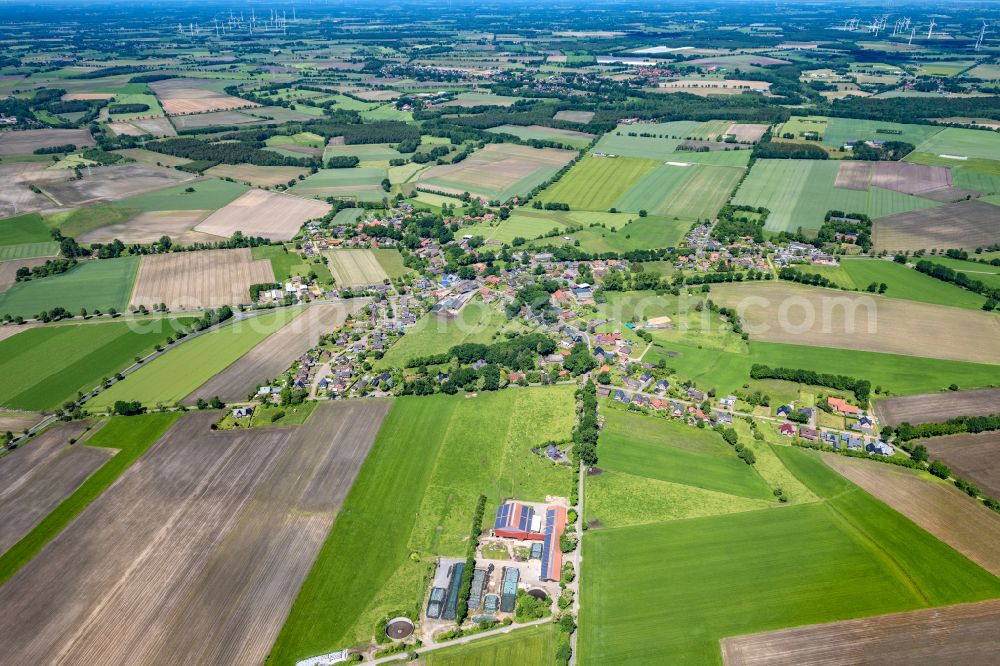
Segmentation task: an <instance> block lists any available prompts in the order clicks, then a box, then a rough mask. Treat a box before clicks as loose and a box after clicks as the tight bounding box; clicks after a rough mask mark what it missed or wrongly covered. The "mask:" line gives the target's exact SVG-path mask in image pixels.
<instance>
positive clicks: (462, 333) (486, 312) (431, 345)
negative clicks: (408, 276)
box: [375, 299, 506, 368]
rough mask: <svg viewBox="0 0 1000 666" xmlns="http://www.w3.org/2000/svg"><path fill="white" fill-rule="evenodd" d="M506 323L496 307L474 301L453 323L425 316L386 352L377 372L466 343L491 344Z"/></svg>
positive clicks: (452, 320) (378, 364)
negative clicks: (494, 336)
mask: <svg viewBox="0 0 1000 666" xmlns="http://www.w3.org/2000/svg"><path fill="white" fill-rule="evenodd" d="M505 321H506V317H505V316H504V313H502V312H501V311H500V310H498V309H497V308H496V307H495V306H493V305H489V304H487V303H483V302H482V301H481V300H478V299H476V300H473V301H472V302H470V303H469V304H468V305H466V306H465V307H464V308H462V309H461V311H460V312H459V314H458V317H456V318H454V319H452V318H448V317H443V316H438V315H437V314H434V313H428V314H426V315H424V316H423V318H422V319H420V321H418V322H417V323H416V325H414V326H412V327H411V328H408V329H407V330H406V334H405V335H404V336H403V337H401V338H399V340H397V341H396V342H395V344H393V345H392V346H391V347H389V349H388V350H387V351H386V353H385V356H383V357H382V358H381V359H380V360H379V361H376V362H375V367H377V368H389V367H392V366H399V367H403V366H404V365H405V364H406V363H407V362H409V360H410V359H412V358H416V357H418V356H427V355H429V354H440V353H441V352H446V351H448V350H449V349H451V348H452V347H454V346H455V345H460V344H464V343H466V342H481V343H487V342H490V341H491V340H492V338H493V334H494V333H496V332H497V331H498V330H500V327H501V326H503V324H504V322H505Z"/></svg>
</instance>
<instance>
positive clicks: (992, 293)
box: [915, 259, 1000, 312]
mask: <svg viewBox="0 0 1000 666" xmlns="http://www.w3.org/2000/svg"><path fill="white" fill-rule="evenodd" d="M915 268H916V269H917V270H918V271H920V272H921V273H923V274H924V275H929V276H931V277H932V278H936V279H938V280H941V281H943V282H950V283H952V284H954V285H958V286H959V287H962V288H963V289H968V290H969V291H972V292H975V293H977V294H982V295H983V296H985V297H986V302H985V303H984V304H983V309H984V310H986V311H987V312H988V311H990V310H994V309H996V308H997V305H998V303H1000V289H998V288H996V287H991V286H989V285H988V284H986V283H985V282H983V281H982V280H976V279H974V278H970V277H969V276H968V275H966V274H965V273H963V272H961V271H956V270H955V269H954V268H951V267H949V266H942V265H941V264H935V263H934V262H932V261H929V260H927V259H921V260H920V261H918V262H917V263H916V266H915Z"/></svg>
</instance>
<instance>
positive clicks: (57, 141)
mask: <svg viewBox="0 0 1000 666" xmlns="http://www.w3.org/2000/svg"><path fill="white" fill-rule="evenodd" d="M70 143H71V144H73V145H75V146H76V147H77V148H89V147H91V146H93V145H94V137H92V136H90V132H89V131H87V130H85V129H36V130H16V131H13V132H0V155H30V154H32V153H34V152H35V151H36V150H37V149H39V148H54V147H56V146H65V145H66V144H70Z"/></svg>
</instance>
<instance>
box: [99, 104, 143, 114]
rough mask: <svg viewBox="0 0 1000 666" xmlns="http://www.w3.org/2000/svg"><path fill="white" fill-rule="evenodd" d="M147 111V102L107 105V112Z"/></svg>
mask: <svg viewBox="0 0 1000 666" xmlns="http://www.w3.org/2000/svg"><path fill="white" fill-rule="evenodd" d="M145 111H149V104H140V103H138V102H136V103H133V104H111V105H109V106H108V113H143V112H145Z"/></svg>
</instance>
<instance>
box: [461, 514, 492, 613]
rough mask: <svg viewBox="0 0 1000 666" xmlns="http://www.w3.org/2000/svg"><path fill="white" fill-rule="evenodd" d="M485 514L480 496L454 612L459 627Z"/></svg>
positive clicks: (466, 600)
mask: <svg viewBox="0 0 1000 666" xmlns="http://www.w3.org/2000/svg"><path fill="white" fill-rule="evenodd" d="M485 512H486V495H480V496H479V501H478V502H476V512H475V513H474V514H473V516H472V529H471V530H470V531H469V545H468V548H467V549H466V555H465V569H464V570H463V571H462V582H461V583H460V584H459V586H458V608H457V610H456V612H455V624H456V625H458V626H459V627H460V626H462V623H463V622H465V618H466V616H467V615H468V614H469V591H470V590H471V589H472V572H473V571H474V570H475V568H476V549H477V548H478V547H479V536H480V535H481V534H482V533H483V514H484V513H485Z"/></svg>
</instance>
